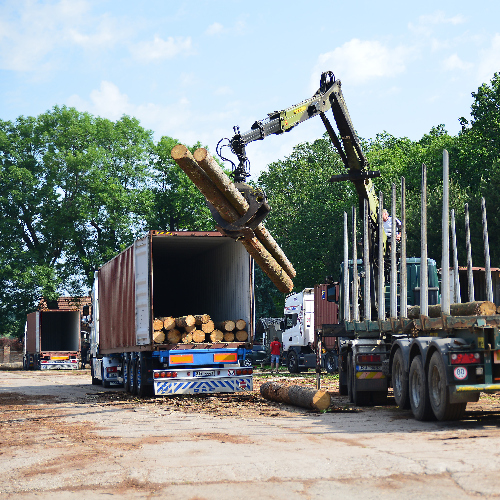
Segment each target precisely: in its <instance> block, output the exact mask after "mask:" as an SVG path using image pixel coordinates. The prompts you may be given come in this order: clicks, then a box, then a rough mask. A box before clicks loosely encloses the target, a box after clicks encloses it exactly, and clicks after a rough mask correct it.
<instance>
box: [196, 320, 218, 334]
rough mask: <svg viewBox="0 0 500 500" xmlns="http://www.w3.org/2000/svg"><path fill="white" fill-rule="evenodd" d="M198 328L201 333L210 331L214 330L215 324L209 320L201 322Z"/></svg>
mask: <svg viewBox="0 0 500 500" xmlns="http://www.w3.org/2000/svg"><path fill="white" fill-rule="evenodd" d="M200 328H201V331H202V332H203V333H212V332H213V331H214V330H215V325H214V322H213V321H212V320H210V321H209V322H208V323H202V324H201V325H200Z"/></svg>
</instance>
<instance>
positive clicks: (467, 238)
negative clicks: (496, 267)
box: [465, 203, 474, 302]
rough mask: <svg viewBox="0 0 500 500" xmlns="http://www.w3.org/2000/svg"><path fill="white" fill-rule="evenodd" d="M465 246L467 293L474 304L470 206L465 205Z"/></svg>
mask: <svg viewBox="0 0 500 500" xmlns="http://www.w3.org/2000/svg"><path fill="white" fill-rule="evenodd" d="M465 246H466V250H467V291H468V298H469V302H474V274H473V272H472V250H471V245H470V224H469V204H468V203H466V204H465Z"/></svg>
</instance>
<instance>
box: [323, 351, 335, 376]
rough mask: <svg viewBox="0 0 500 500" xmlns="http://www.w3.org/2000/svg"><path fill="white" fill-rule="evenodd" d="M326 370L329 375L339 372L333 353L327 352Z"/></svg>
mask: <svg viewBox="0 0 500 500" xmlns="http://www.w3.org/2000/svg"><path fill="white" fill-rule="evenodd" d="M325 368H326V371H327V373H335V371H336V370H337V360H336V359H335V356H334V355H333V354H332V353H331V352H327V353H326V355H325Z"/></svg>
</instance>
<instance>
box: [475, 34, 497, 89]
mask: <svg viewBox="0 0 500 500" xmlns="http://www.w3.org/2000/svg"><path fill="white" fill-rule="evenodd" d="M479 57H480V60H479V64H478V83H489V82H490V81H491V79H492V78H493V74H494V73H495V72H500V34H499V33H496V34H495V35H494V36H493V38H492V40H491V45H490V46H489V47H488V48H487V49H485V50H482V51H480V53H479Z"/></svg>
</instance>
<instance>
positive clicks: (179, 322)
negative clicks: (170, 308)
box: [175, 314, 196, 328]
mask: <svg viewBox="0 0 500 500" xmlns="http://www.w3.org/2000/svg"><path fill="white" fill-rule="evenodd" d="M195 323H196V320H195V319H194V316H191V314H189V315H187V316H181V317H180V318H175V326H177V328H185V327H186V326H193V325H194V324H195Z"/></svg>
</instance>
